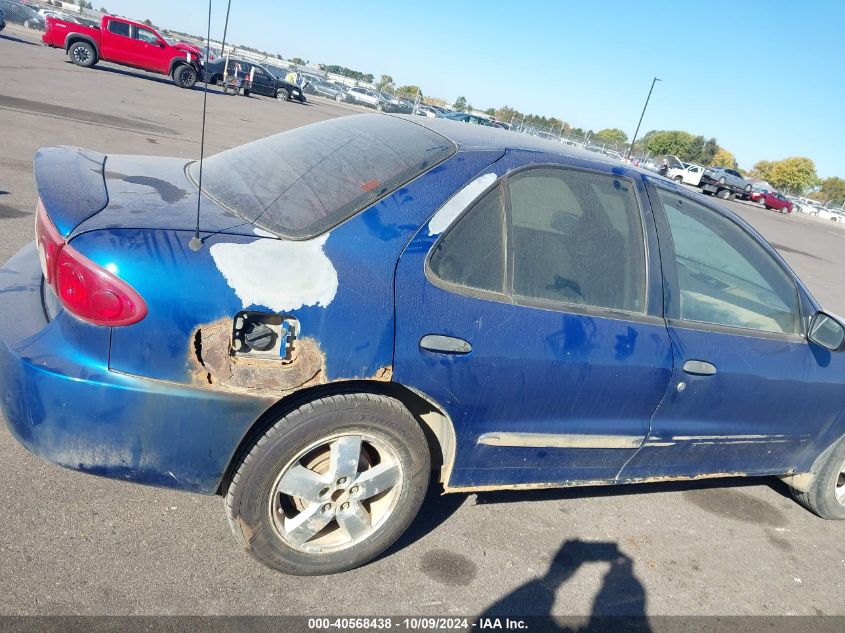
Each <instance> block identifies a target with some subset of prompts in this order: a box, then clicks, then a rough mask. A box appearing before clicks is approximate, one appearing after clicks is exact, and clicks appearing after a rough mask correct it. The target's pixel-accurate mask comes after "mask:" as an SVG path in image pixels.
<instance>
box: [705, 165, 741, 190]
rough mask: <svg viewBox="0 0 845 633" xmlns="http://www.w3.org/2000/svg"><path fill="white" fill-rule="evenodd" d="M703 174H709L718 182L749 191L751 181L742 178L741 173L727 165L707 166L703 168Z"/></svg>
mask: <svg viewBox="0 0 845 633" xmlns="http://www.w3.org/2000/svg"><path fill="white" fill-rule="evenodd" d="M704 175H705V176H709V177H710V178H712V179H713V180H715V181H716V182H718V183H720V184H723V185H724V184H728V185H732V186H734V187H738V188H739V189H745V190H746V191H751V183H750V182H748V181H747V180H746V179H745V178H743V177H742V174H740V173H739V172H738V171H736V170H735V169H729V168H727V167H708V168H707V169H705V170H704Z"/></svg>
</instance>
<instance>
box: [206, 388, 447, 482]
mask: <svg viewBox="0 0 845 633" xmlns="http://www.w3.org/2000/svg"><path fill="white" fill-rule="evenodd" d="M340 393H373V394H378V395H382V396H388V397H391V398H395V399H396V400H398V401H399V402H401V403H402V404H403V405H405V407H407V409H408V411H410V412H411V415H413V416H414V419H415V420H416V421H417V424H419V425H420V428H422V430H423V434H424V435H425V439H426V442H427V443H428V449H429V453H430V454H431V469H432V471H433V472H435V473H437V478H438V481H440V482H442V483H443V484H446V483H448V481H449V475H450V474H451V472H452V465H453V463H454V460H455V448H456V446H457V440H456V436H455V428H454V426H453V424H452V421H451V420H450V419H449V416H448V415H447V414H446V413H445V411H444V410H443V409H442V408H441V407H440V406H438V405H437V404H435V403H434V402H433V401H432V400H430V399H429V398H428V397H426V396H424V395H422V394H420V393H418V392H416V391H414V390H412V389H410V388H408V387H406V386H404V385H402V384H399V383H397V382H379V381H368V380H350V381H339V382H334V383H329V384H326V385H318V386H316V387H311V388H308V389H302V390H300V391H296V392H295V393H292V394H290V395H288V396H285V397H284V398H282V399H281V400H279V401H278V402H277V403H276V404H274V405H273V406H271V407H270V408H269V409H268V410H267V411H265V412H264V414H263V415H261V417H260V418H258V419H257V420H256V421H255V422H254V423H253V424H252V426H251V427H250V428H249V429H248V430H247V432H246V433H244V435H243V437H242V438H241V441H240V442H239V444H238V446H237V448H236V449H235V450H234V452H233V453H232V456H231V457H230V459H229V464H228V466H227V467H226V472H225V473H223V478H222V479H221V481H220V485H219V486H218V487H217V494H219V495H223V496H225V495H226V492H227V490H228V488H229V483H230V482H231V481H232V477H233V476H234V475H235V471H236V469H237V468H238V465H239V464H240V462H241V461H242V460H243V458H244V457H245V456H246V454H247V453H249V451H250V450H251V449H252V447H253V446H254V445H255V443H256V442H257V441H258V439H259V438H261V436H262V435H264V433H266V432H267V429H269V428H270V427H271V426H272V425H273V424H275V423H276V422H277V421H278V420H279V418H281V417H284V416H285V415H287V414H288V413H290V412H291V411H293V410H294V409H296V408H297V407H300V406H302V405H303V404H305V403H307V402H310V401H312V400H316V399H317V398H323V397H325V396H330V395H335V394H340Z"/></svg>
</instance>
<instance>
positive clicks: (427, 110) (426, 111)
mask: <svg viewBox="0 0 845 633" xmlns="http://www.w3.org/2000/svg"><path fill="white" fill-rule="evenodd" d="M414 114H418V115H420V116H426V117H429V118H431V119H433V118H435V117H437V110H435V109H434V108H432V107H431V106H429V105H426V104H424V103H420V104H419V105H417V109H416V111H415V112H414Z"/></svg>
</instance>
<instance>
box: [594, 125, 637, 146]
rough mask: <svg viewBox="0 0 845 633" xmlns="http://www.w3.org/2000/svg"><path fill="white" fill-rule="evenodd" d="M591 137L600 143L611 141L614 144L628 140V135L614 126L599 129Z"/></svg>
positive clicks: (622, 143)
mask: <svg viewBox="0 0 845 633" xmlns="http://www.w3.org/2000/svg"><path fill="white" fill-rule="evenodd" d="M593 138H595V139H596V140H597V141H600V142H601V143H613V144H614V145H624V144H625V143H627V142H628V135H627V134H625V132H623V131H622V130H620V129H619V128H616V127H611V128H605V129H604V130H599V131H598V132H596V134H595V136H594V137H593Z"/></svg>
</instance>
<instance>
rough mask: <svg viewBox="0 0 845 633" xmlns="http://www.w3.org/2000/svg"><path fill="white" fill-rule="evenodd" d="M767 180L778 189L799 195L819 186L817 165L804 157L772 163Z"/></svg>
mask: <svg viewBox="0 0 845 633" xmlns="http://www.w3.org/2000/svg"><path fill="white" fill-rule="evenodd" d="M766 180H768V181H769V182H770V183H771V184H772V185H773V186H774V187H775V188H777V189H785V190H786V191H789V192H792V193H797V194H799V195H800V194H802V193H804V192H805V191H806V190H807V189H810V188H811V187H815V186H816V185H818V184H819V178H818V176H817V175H816V165H815V163H814V162H813V161H812V160H810V159H809V158H805V157H804V156H794V157H791V158H784V159H783V160H779V161H777V162H775V163H772V166H771V169H770V170H769V176H768V178H766Z"/></svg>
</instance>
